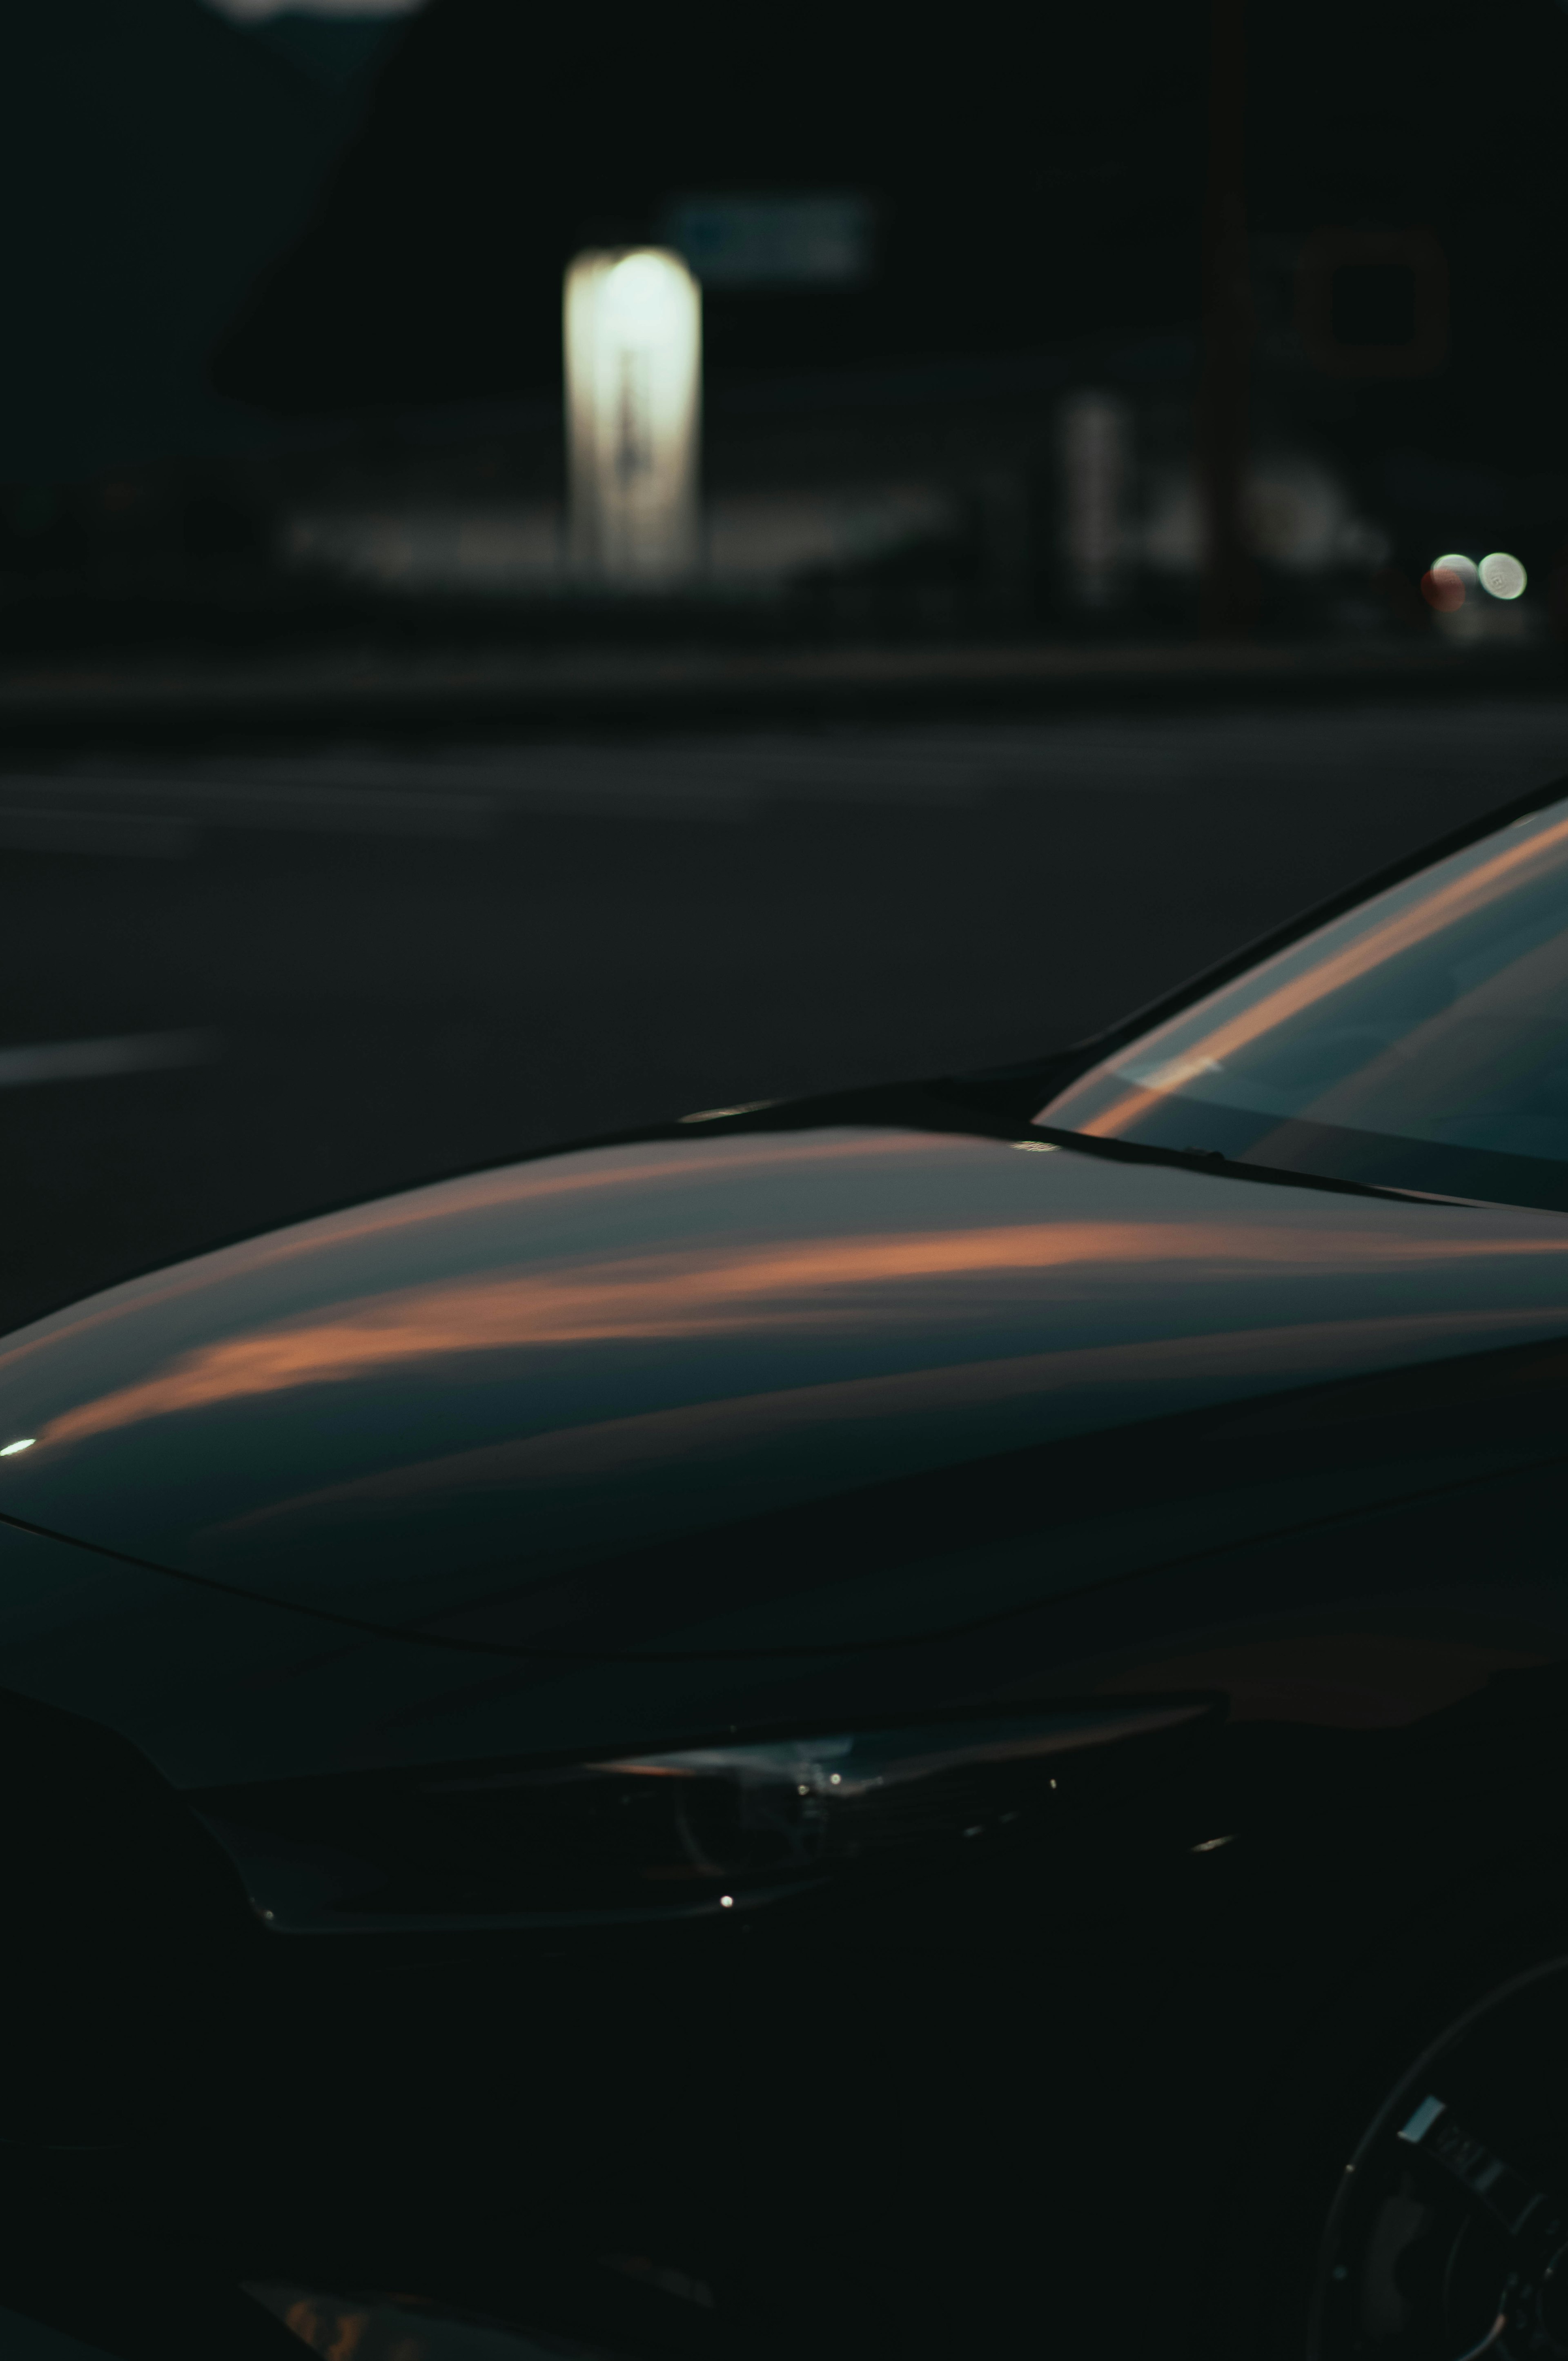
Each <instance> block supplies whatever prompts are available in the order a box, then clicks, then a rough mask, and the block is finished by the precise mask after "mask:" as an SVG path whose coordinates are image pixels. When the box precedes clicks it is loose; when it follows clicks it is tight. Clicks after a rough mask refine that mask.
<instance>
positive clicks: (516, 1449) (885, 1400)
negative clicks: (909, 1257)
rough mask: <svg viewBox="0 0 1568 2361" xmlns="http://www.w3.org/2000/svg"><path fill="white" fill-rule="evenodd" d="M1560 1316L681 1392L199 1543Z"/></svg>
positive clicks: (1332, 1325) (1457, 1318)
mask: <svg viewBox="0 0 1568 2361" xmlns="http://www.w3.org/2000/svg"><path fill="white" fill-rule="evenodd" d="M1562 1319H1563V1312H1562V1307H1561V1305H1533V1304H1532V1305H1526V1306H1523V1307H1520V1308H1519V1309H1516V1310H1510V1311H1491V1310H1487V1311H1481V1312H1399V1313H1394V1314H1392V1315H1387V1316H1384V1317H1379V1318H1370V1319H1363V1320H1318V1321H1304V1322H1301V1323H1299V1324H1286V1325H1276V1326H1272V1327H1259V1328H1234V1329H1221V1330H1218V1331H1215V1332H1213V1333H1212V1334H1207V1335H1196V1336H1194V1335H1190V1334H1183V1335H1177V1336H1154V1337H1146V1338H1140V1339H1138V1340H1136V1341H1135V1342H1133V1343H1130V1344H1125V1345H1068V1346H1066V1347H1064V1348H1063V1349H1061V1350H1060V1351H1058V1352H1054V1353H1020V1354H1016V1355H1014V1356H1009V1357H1006V1358H1003V1359H1000V1360H991V1361H955V1362H951V1363H948V1365H946V1366H945V1367H938V1368H920V1369H905V1370H898V1371H894V1373H892V1374H891V1375H885V1376H881V1377H872V1378H834V1379H831V1380H829V1381H828V1383H827V1384H824V1385H805V1386H789V1387H784V1388H782V1389H777V1390H775V1391H772V1392H767V1393H755V1394H740V1395H733V1396H725V1397H723V1398H722V1399H720V1400H715V1401H698V1402H685V1403H682V1404H680V1405H679V1406H678V1407H676V1408H675V1409H673V1410H655V1411H637V1412H634V1413H633V1414H632V1415H631V1416H630V1417H628V1418H612V1419H598V1420H596V1421H594V1422H592V1423H589V1424H584V1425H580V1426H566V1427H557V1428H555V1429H554V1430H553V1431H552V1432H551V1433H546V1434H532V1435H525V1436H521V1437H520V1438H519V1439H518V1440H516V1441H514V1442H509V1443H490V1444H481V1445H480V1446H479V1447H478V1448H477V1449H475V1450H473V1451H455V1452H448V1453H445V1454H444V1455H442V1456H440V1457H438V1458H434V1459H423V1460H416V1461H414V1462H413V1463H412V1464H405V1465H402V1466H396V1467H385V1468H380V1469H378V1470H377V1471H376V1472H375V1473H373V1474H371V1475H367V1476H355V1477H349V1478H348V1479H347V1480H346V1481H345V1482H343V1483H338V1484H327V1485H322V1486H319V1487H317V1488H314V1489H313V1490H312V1491H309V1492H302V1493H295V1494H293V1495H292V1496H291V1497H290V1498H287V1499H281V1500H273V1501H269V1502H267V1503H265V1504H264V1505H263V1506H262V1507H260V1508H256V1509H247V1510H245V1511H244V1513H243V1514H242V1515H240V1516H237V1517H230V1518H226V1519H225V1520H224V1521H223V1522H221V1523H219V1524H214V1525H209V1526H207V1527H206V1528H205V1529H204V1530H203V1532H201V1533H200V1534H199V1536H198V1541H199V1543H201V1544H202V1545H203V1547H210V1546H211V1545H213V1544H214V1543H224V1542H226V1541H230V1540H235V1539H237V1538H240V1537H242V1536H246V1535H255V1534H257V1533H261V1534H262V1535H263V1536H265V1537H271V1536H274V1535H280V1536H281V1537H283V1538H286V1536H287V1529H288V1527H289V1525H290V1523H291V1522H292V1521H296V1520H302V1521H304V1522H305V1523H306V1525H307V1526H308V1528H309V1530H310V1531H311V1532H319V1531H320V1530H321V1529H322V1528H323V1525H324V1524H325V1523H326V1522H327V1521H329V1520H330V1518H331V1515H332V1512H333V1511H334V1510H336V1511H338V1512H340V1513H341V1514H342V1515H343V1516H344V1517H345V1519H346V1520H348V1521H352V1522H353V1523H355V1524H356V1525H359V1524H362V1523H363V1522H364V1521H366V1520H367V1517H370V1516H382V1517H385V1518H387V1519H389V1520H390V1519H393V1518H400V1517H403V1516H405V1515H407V1514H408V1513H409V1511H410V1510H411V1509H412V1508H414V1507H416V1506H418V1505H420V1504H421V1503H428V1502H429V1500H430V1499H432V1498H433V1497H439V1496H442V1495H449V1496H454V1497H455V1498H458V1499H475V1498H476V1497H477V1496H478V1495H479V1494H481V1493H487V1492H510V1491H519V1492H521V1491H524V1490H526V1491H528V1492H530V1493H532V1494H535V1495H537V1494H539V1493H542V1492H544V1491H548V1490H551V1489H570V1488H574V1487H580V1486H585V1485H596V1484H599V1483H604V1482H607V1481H609V1480H611V1479H612V1478H613V1479H616V1480H620V1479H622V1478H624V1477H628V1476H636V1475H637V1474H639V1473H640V1472H642V1471H651V1470H655V1469H658V1468H661V1467H664V1466H669V1465H670V1464H671V1463H672V1462H673V1461H677V1460H678V1461H679V1462H681V1463H682V1464H683V1465H685V1466H691V1465H692V1464H694V1463H696V1464H701V1463H702V1462H703V1461H705V1460H709V1459H711V1460H712V1461H714V1462H715V1463H718V1462H721V1461H723V1460H726V1459H732V1458H733V1457H734V1455H736V1454H737V1453H738V1452H741V1451H745V1450H747V1449H749V1448H752V1447H755V1446H756V1445H758V1444H779V1443H781V1442H787V1441H792V1440H795V1439H796V1438H806V1439H810V1438H811V1437H813V1436H815V1435H817V1434H818V1433H820V1432H821V1430H822V1429H824V1428H835V1429H839V1428H843V1427H845V1426H858V1425H861V1424H863V1423H865V1422H872V1421H894V1422H904V1421H908V1420H910V1419H917V1418H919V1417H921V1416H923V1415H925V1414H927V1413H931V1412H935V1413H938V1414H939V1415H940V1414H945V1413H946V1412H948V1411H951V1410H952V1408H953V1407H954V1406H955V1405H962V1407H964V1408H965V1409H967V1410H977V1409H978V1410H984V1409H989V1408H1000V1407H1001V1406H1003V1405H1004V1404H1006V1403H1009V1402H1016V1401H1020V1400H1025V1399H1027V1398H1028V1397H1030V1396H1037V1397H1038V1398H1039V1399H1040V1400H1041V1402H1042V1405H1044V1404H1045V1403H1046V1402H1047V1401H1048V1400H1051V1399H1052V1398H1060V1397H1061V1396H1064V1395H1067V1396H1070V1397H1072V1398H1073V1399H1074V1400H1075V1401H1077V1402H1078V1403H1079V1404H1080V1405H1086V1406H1088V1408H1089V1415H1088V1416H1087V1418H1086V1419H1085V1420H1084V1424H1085V1425H1086V1426H1087V1427H1094V1426H1098V1425H1099V1424H1100V1423H1101V1422H1102V1416H1103V1407H1102V1406H1103V1404H1104V1402H1105V1400H1106V1398H1107V1397H1108V1396H1110V1397H1114V1396H1116V1395H1118V1394H1122V1393H1124V1392H1125V1391H1126V1389H1129V1388H1132V1387H1140V1388H1143V1387H1156V1388H1162V1387H1165V1386H1177V1387H1179V1388H1183V1389H1186V1388H1190V1386H1191V1385H1192V1384H1193V1383H1194V1382H1197V1383H1199V1384H1202V1383H1205V1382H1210V1381H1218V1382H1221V1383H1223V1384H1227V1385H1229V1384H1234V1383H1235V1382H1237V1381H1238V1380H1242V1379H1246V1378H1250V1379H1252V1380H1253V1381H1254V1382H1258V1383H1261V1382H1275V1383H1277V1382H1280V1381H1284V1382H1286V1383H1289V1384H1299V1383H1305V1382H1309V1381H1310V1380H1312V1379H1315V1378H1326V1377H1343V1376H1344V1375H1345V1374H1346V1373H1347V1372H1349V1373H1354V1372H1356V1371H1359V1370H1361V1369H1364V1368H1366V1367H1380V1366H1382V1365H1383V1364H1384V1363H1385V1362H1386V1361H1387V1359H1388V1358H1389V1357H1390V1356H1394V1355H1398V1356H1400V1357H1401V1358H1403V1359H1405V1360H1413V1359H1424V1358H1426V1357H1427V1356H1442V1355H1444V1354H1447V1353H1450V1352H1453V1351H1454V1350H1456V1349H1458V1350H1461V1351H1464V1352H1478V1351H1483V1350H1485V1349H1486V1348H1487V1347H1488V1346H1493V1345H1510V1344H1517V1343H1520V1342H1527V1341H1529V1339H1530V1337H1531V1336H1532V1335H1534V1334H1538V1333H1540V1332H1541V1331H1545V1332H1547V1333H1548V1334H1550V1333H1552V1332H1553V1331H1554V1330H1556V1329H1558V1328H1560V1327H1561V1325H1562Z"/></svg>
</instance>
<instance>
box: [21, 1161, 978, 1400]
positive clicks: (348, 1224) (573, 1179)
mask: <svg viewBox="0 0 1568 2361" xmlns="http://www.w3.org/2000/svg"><path fill="white" fill-rule="evenodd" d="M918 1147H919V1149H920V1151H921V1154H922V1156H927V1155H933V1154H936V1155H939V1154H941V1153H942V1152H943V1151H944V1150H959V1151H963V1150H970V1152H972V1142H970V1141H969V1140H967V1139H945V1138H942V1137H939V1136H937V1135H931V1136H927V1135H926V1134H924V1133H923V1134H921V1136H920V1137H919V1140H918ZM909 1150H910V1140H909V1137H908V1136H907V1135H906V1134H903V1133H899V1132H880V1133H872V1134H871V1135H870V1136H868V1135H866V1134H865V1133H863V1132H858V1131H850V1132H848V1133H843V1134H832V1133H829V1134H826V1135H824V1136H822V1137H808V1138H806V1139H804V1140H803V1139H799V1138H796V1137H789V1138H788V1139H787V1140H786V1141H785V1142H784V1144H783V1145H781V1144H780V1142H779V1141H778V1140H777V1139H774V1138H772V1137H762V1139H755V1138H751V1137H744V1136H742V1137H740V1138H735V1139H724V1140H702V1141H696V1140H694V1141H692V1142H691V1143H690V1144H689V1145H688V1144H687V1143H686V1142H685V1141H684V1140H682V1141H678V1142H676V1143H674V1144H673V1145H658V1146H655V1147H653V1148H634V1149H631V1148H593V1149H587V1150H583V1151H581V1152H580V1153H578V1154H575V1155H574V1154H565V1155H558V1156H553V1157H549V1158H545V1159H541V1160H540V1161H539V1162H538V1163H536V1164H523V1165H508V1166H506V1167H504V1168H503V1169H502V1170H500V1171H499V1172H481V1173H477V1174H469V1175H466V1176H465V1177H463V1178H461V1179H459V1180H437V1181H434V1182H433V1183H432V1184H431V1185H430V1186H429V1187H428V1188H423V1189H409V1190H405V1191H403V1192H402V1193H401V1194H400V1195H399V1196H396V1197H384V1198H378V1199H375V1200H373V1201H372V1202H370V1203H368V1204H365V1205H355V1206H352V1207H350V1208H348V1209H347V1210H346V1211H345V1212H344V1213H323V1214H322V1215H320V1216H319V1217H318V1218H317V1219H315V1220H314V1221H309V1222H299V1223H296V1224H293V1225H292V1226H291V1228H289V1229H286V1230H275V1231H271V1232H269V1234H268V1235H266V1236H264V1237H259V1238H249V1239H247V1240H246V1242H245V1243H244V1244H243V1245H242V1246H219V1247H216V1248H214V1251H213V1252H212V1253H211V1254H204V1255H197V1256H194V1257H192V1259H191V1260H190V1261H189V1262H181V1263H176V1264H174V1265H173V1267H172V1268H170V1269H168V1270H158V1271H149V1272H148V1273H147V1275H146V1276H145V1277H143V1278H141V1279H126V1280H124V1281H123V1282H122V1283H121V1284H120V1285H119V1286H118V1287H112V1288H107V1289H105V1290H104V1293H103V1294H102V1295H94V1296H90V1297H89V1298H88V1300H87V1301H86V1302H84V1303H80V1304H73V1305H71V1307H70V1309H69V1310H67V1311H65V1312H53V1313H50V1314H49V1315H48V1316H47V1317H46V1318H45V1319H42V1320H39V1321H37V1322H35V1323H33V1325H32V1326H31V1327H29V1328H27V1329H25V1330H24V1331H23V1332H22V1334H20V1335H19V1336H17V1337H16V1338H15V1339H14V1340H7V1342H6V1345H5V1349H4V1350H0V1371H5V1370H6V1369H9V1368H12V1367H14V1366H15V1365H16V1363H17V1362H18V1361H22V1360H25V1359H27V1356H29V1355H31V1354H37V1353H40V1352H48V1351H49V1349H50V1348H51V1347H52V1346H54V1345H58V1344H59V1343H60V1339H61V1338H62V1337H66V1336H78V1335H82V1334H85V1333H87V1332H88V1331H90V1330H94V1329H100V1328H103V1327H105V1326H108V1325H110V1324H112V1323H114V1322H115V1321H118V1320H126V1319H136V1318H139V1317H142V1316H144V1315H145V1314H146V1312H148V1309H149V1308H150V1307H151V1306H153V1305H156V1304H160V1303H171V1302H177V1301H180V1300H181V1298H182V1297H183V1298H188V1297H192V1296H199V1295H201V1294H203V1292H204V1291H206V1290H209V1289H211V1287H212V1286H213V1284H214V1280H220V1281H221V1280H223V1279H229V1278H231V1277H232V1278H242V1279H248V1278H251V1277H254V1276H255V1275H257V1274H258V1273H259V1272H261V1271H264V1270H269V1269H271V1268H274V1266H276V1265H278V1264H280V1263H290V1262H295V1261H298V1260H300V1259H302V1257H309V1256H311V1255H317V1254H331V1253H334V1252H336V1251H337V1250H338V1249H340V1248H342V1247H344V1246H355V1245H358V1244H360V1243H362V1242H363V1241H365V1240H367V1239H369V1238H386V1237H388V1236H389V1235H393V1234H395V1233H397V1232H398V1231H400V1230H407V1229H411V1228H415V1227H417V1226H418V1225H419V1224H422V1223H425V1222H430V1223H438V1224H439V1223H450V1222H452V1221H453V1220H455V1219H456V1220H461V1219H462V1218H463V1217H464V1216H465V1215H467V1214H471V1213H488V1212H493V1211H495V1210H497V1209H499V1208H500V1207H506V1208H507V1209H508V1210H510V1209H512V1208H514V1207H526V1206H528V1205H530V1204H533V1203H536V1202H539V1200H541V1199H543V1198H551V1197H577V1196H581V1195H583V1194H584V1193H586V1192H587V1191H603V1190H614V1189H627V1190H631V1191H639V1190H646V1189H652V1188H656V1187H657V1186H659V1185H660V1184H661V1183H663V1182H666V1181H667V1182H669V1183H671V1184H672V1185H673V1186H679V1187H686V1186H688V1185H689V1184H690V1183H691V1182H693V1181H696V1182H697V1183H698V1184H699V1185H700V1184H701V1182H703V1181H704V1180H730V1179H731V1178H733V1176H734V1175H735V1174H736V1173H737V1172H745V1171H748V1170H751V1171H755V1172H759V1173H761V1172H765V1171H767V1170H769V1169H770V1168H776V1167H778V1166H781V1165H783V1164H784V1163H785V1162H786V1161H787V1163H788V1165H789V1168H790V1170H795V1169H797V1168H799V1167H803V1166H807V1165H813V1164H821V1163H824V1162H836V1161H839V1160H843V1159H850V1160H854V1161H857V1162H858V1161H860V1160H861V1159H865V1158H867V1157H872V1156H876V1157H881V1156H886V1155H889V1154H894V1153H896V1154H899V1155H903V1156H907V1155H908V1153H909Z"/></svg>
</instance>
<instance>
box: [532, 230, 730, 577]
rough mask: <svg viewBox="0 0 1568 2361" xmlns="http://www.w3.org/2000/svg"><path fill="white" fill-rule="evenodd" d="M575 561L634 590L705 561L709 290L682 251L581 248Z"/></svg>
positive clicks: (573, 425)
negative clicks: (705, 309) (702, 469)
mask: <svg viewBox="0 0 1568 2361" xmlns="http://www.w3.org/2000/svg"><path fill="white" fill-rule="evenodd" d="M565 356H566V416H567V459H568V468H569V476H570V485H571V560H572V569H573V571H574V573H575V574H576V575H577V576H578V577H580V578H582V579H584V580H587V581H598V582H603V583H606V584H615V585H619V586H620V587H622V588H658V587H660V586H663V585H667V584H671V583H674V582H678V581H679V580H680V579H681V578H682V577H685V576H688V575H690V574H691V573H692V572H693V571H694V570H695V568H696V564H697V559H698V554H699V542H698V522H699V520H698V506H697V500H698V481H697V469H698V456H699V447H700V444H699V438H700V433H701V407H702V295H701V291H700V290H699V288H698V286H697V282H696V280H695V279H694V278H693V276H692V274H691V272H690V271H689V270H688V269H687V268H686V266H685V263H684V262H683V261H682V259H681V258H680V256H679V255H678V254H672V253H670V252H668V251H667V250H666V249H664V248H663V247H622V248H615V249H610V250H608V251H603V252H591V253H587V254H579V255H578V256H577V258H576V261H574V262H573V263H571V264H570V265H569V266H568V269H567V271H566V283H565Z"/></svg>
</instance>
